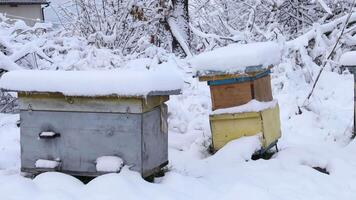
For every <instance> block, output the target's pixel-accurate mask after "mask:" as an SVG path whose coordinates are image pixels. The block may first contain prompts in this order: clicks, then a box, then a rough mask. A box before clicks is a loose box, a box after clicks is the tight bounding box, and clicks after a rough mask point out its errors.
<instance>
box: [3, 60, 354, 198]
mask: <svg viewBox="0 0 356 200" xmlns="http://www.w3.org/2000/svg"><path fill="white" fill-rule="evenodd" d="M185 71H189V70H185ZM304 76H305V74H304V73H303V71H302V70H295V69H292V68H291V67H290V65H288V64H287V63H284V64H281V65H279V66H277V67H276V68H275V69H274V72H273V88H274V96H275V98H276V99H278V101H279V104H280V108H281V121H282V133H283V137H282V139H281V140H280V142H279V147H280V152H279V153H277V154H275V155H274V156H273V158H272V159H270V160H262V159H261V160H257V161H252V160H251V159H250V157H251V154H252V153H253V152H254V151H255V150H256V148H258V146H259V142H258V138H257V137H250V138H243V139H240V140H237V141H233V142H231V143H230V144H228V145H227V146H226V147H225V148H223V149H222V150H221V151H219V152H217V153H216V154H215V155H213V156H211V155H209V154H208V153H207V148H208V145H209V137H210V129H209V122H208V114H209V112H210V111H209V108H210V99H209V91H208V88H207V86H206V85H205V83H198V82H197V81H196V80H194V79H192V78H190V76H187V77H186V82H189V83H190V84H186V88H185V90H184V92H183V95H180V96H176V97H171V100H170V102H169V109H170V120H169V123H170V132H169V156H170V164H169V171H168V172H167V173H166V175H165V176H164V177H162V178H158V179H156V180H155V183H148V182H146V181H144V180H143V179H142V178H141V177H140V175H139V174H137V173H135V172H131V171H129V170H128V169H127V168H124V170H123V171H122V172H121V173H120V174H108V175H104V176H101V177H98V178H96V179H94V180H92V181H91V182H90V183H88V184H87V185H84V184H82V183H81V182H80V181H78V180H77V179H75V178H73V177H70V176H67V175H64V174H59V173H46V174H42V175H39V176H38V177H36V178H35V179H34V180H31V179H27V178H23V177H22V176H20V173H19V168H20V160H19V156H20V146H19V129H18V128H17V127H16V124H15V123H16V121H17V120H18V115H5V114H2V115H0V199H4V200H15V199H16V200H18V199H19V200H28V199H35V200H42V199H43V200H117V199H125V200H129V199H139V200H141V199H152V200H157V199H165V200H166V199H182V200H183V199H184V200H186V199H234V200H235V199H249V200H254V199H256V200H257V199H258V200H260V199H266V200H268V199H273V200H278V199H281V200H300V199H314V200H317V199H323V200H328V199H330V200H334V199H338V200H351V199H356V170H355V169H356V156H355V154H356V142H355V141H351V142H350V140H349V138H350V137H351V125H352V120H353V77H352V76H351V75H347V74H346V75H339V74H337V73H335V72H330V71H325V72H324V74H323V75H322V78H321V81H320V84H319V85H318V87H317V90H316V92H315V95H314V97H313V99H312V101H311V103H310V104H309V105H308V106H307V108H306V109H304V108H303V109H302V114H301V115H296V113H297V112H298V106H301V105H302V104H303V101H304V99H305V96H306V94H307V93H308V91H309V90H310V84H307V83H305V81H304ZM312 167H321V168H326V169H327V170H328V171H329V172H330V175H327V174H323V173H320V172H318V171H316V170H314V169H313V168H312Z"/></svg>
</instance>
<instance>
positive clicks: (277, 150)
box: [275, 143, 279, 152]
mask: <svg viewBox="0 0 356 200" xmlns="http://www.w3.org/2000/svg"><path fill="white" fill-rule="evenodd" d="M275 146H276V152H279V149H278V144H277V143H276V145H275Z"/></svg>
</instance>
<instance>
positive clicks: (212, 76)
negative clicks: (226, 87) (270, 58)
mask: <svg viewBox="0 0 356 200" xmlns="http://www.w3.org/2000/svg"><path fill="white" fill-rule="evenodd" d="M247 68H248V67H247ZM272 68H273V66H269V67H267V68H262V67H259V66H256V67H255V68H254V67H251V68H250V69H246V70H245V72H238V73H235V72H225V71H214V72H211V73H207V74H203V75H202V74H199V73H198V74H197V75H196V76H197V77H198V78H199V81H202V82H203V81H216V80H224V79H231V78H241V77H254V76H256V75H257V74H259V73H261V72H264V71H266V70H270V69H272Z"/></svg>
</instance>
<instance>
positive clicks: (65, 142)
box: [19, 93, 168, 177]
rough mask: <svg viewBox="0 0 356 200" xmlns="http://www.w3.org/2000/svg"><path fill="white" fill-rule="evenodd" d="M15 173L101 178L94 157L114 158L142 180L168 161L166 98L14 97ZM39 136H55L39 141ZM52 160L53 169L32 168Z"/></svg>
mask: <svg viewBox="0 0 356 200" xmlns="http://www.w3.org/2000/svg"><path fill="white" fill-rule="evenodd" d="M19 99H20V109H21V113H20V117H21V152H22V153H21V169H22V171H23V172H29V173H32V174H37V173H40V172H44V171H60V172H65V173H68V174H72V175H79V176H97V175H100V174H103V172H99V171H97V170H96V163H95V162H96V159H97V158H99V157H102V156H117V157H120V158H122V159H123V160H124V163H125V164H126V165H128V166H130V167H131V169H132V170H135V171H137V172H140V173H141V174H142V176H143V177H147V176H150V175H152V174H153V173H155V172H156V171H157V170H159V169H160V168H161V167H162V166H164V165H166V164H167V163H168V144H167V142H168V135H167V134H168V133H167V108H166V105H165V104H164V102H165V101H167V100H168V96H154V97H150V96H149V97H147V99H145V98H118V97H97V98H95V97H65V96H63V95H60V94H54V93H48V94H43V93H42V94H36V93H28V94H27V93H20V94H19ZM42 132H53V133H58V134H59V136H57V137H53V138H41V137H39V134H40V133H42ZM37 160H55V161H58V163H59V165H58V166H57V167H56V168H53V169H48V168H40V167H36V166H35V163H36V161H37Z"/></svg>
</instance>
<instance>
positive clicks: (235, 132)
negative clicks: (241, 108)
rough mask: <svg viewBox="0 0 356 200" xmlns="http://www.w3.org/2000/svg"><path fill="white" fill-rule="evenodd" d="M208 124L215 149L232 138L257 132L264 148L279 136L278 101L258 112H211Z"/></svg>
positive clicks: (274, 142)
mask: <svg viewBox="0 0 356 200" xmlns="http://www.w3.org/2000/svg"><path fill="white" fill-rule="evenodd" d="M210 126H211V132H212V140H213V143H212V147H213V149H214V150H215V151H217V150H219V149H221V148H222V147H223V146H224V145H226V144H227V143H228V142H230V141H232V140H235V139H238V138H241V137H244V136H253V135H257V134H262V137H261V143H262V148H263V149H265V150H266V149H268V148H270V147H271V146H273V145H274V144H276V142H277V141H278V139H279V138H280V137H281V129H280V126H281V125H280V118H279V106H278V103H276V104H275V106H274V107H272V108H267V109H265V110H262V111H259V112H242V113H235V114H215V115H213V114H212V115H210Z"/></svg>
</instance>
